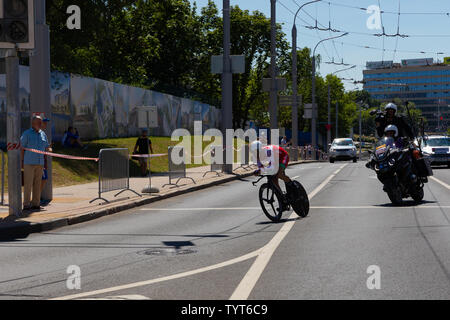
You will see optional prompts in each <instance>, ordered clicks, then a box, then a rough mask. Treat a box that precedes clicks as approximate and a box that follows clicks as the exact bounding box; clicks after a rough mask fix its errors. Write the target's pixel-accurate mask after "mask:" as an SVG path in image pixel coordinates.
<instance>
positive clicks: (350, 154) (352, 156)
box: [329, 138, 357, 163]
mask: <svg viewBox="0 0 450 320" xmlns="http://www.w3.org/2000/svg"><path fill="white" fill-rule="evenodd" d="M329 159H330V163H333V162H334V161H335V160H353V162H356V161H357V156H356V146H355V143H354V142H353V140H352V139H350V138H338V139H334V140H333V143H332V144H331V145H330V152H329Z"/></svg>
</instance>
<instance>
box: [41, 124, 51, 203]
mask: <svg viewBox="0 0 450 320" xmlns="http://www.w3.org/2000/svg"><path fill="white" fill-rule="evenodd" d="M49 122H50V119H48V118H44V119H42V127H41V130H42V131H44V132H45V130H46V129H47V124H48V123H49ZM47 180H48V173H47V156H46V155H44V171H43V172H42V180H41V195H42V191H43V190H44V187H45V183H46V182H47ZM46 204H48V201H46V200H45V199H42V197H41V205H46Z"/></svg>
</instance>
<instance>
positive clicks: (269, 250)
mask: <svg viewBox="0 0 450 320" xmlns="http://www.w3.org/2000/svg"><path fill="white" fill-rule="evenodd" d="M345 166H346V165H343V166H341V167H340V168H339V169H338V170H336V171H335V172H334V173H333V174H332V175H330V176H329V177H328V178H327V179H325V180H324V181H323V182H322V183H321V184H320V185H319V186H318V187H317V188H315V189H314V190H313V191H312V192H311V193H310V194H309V195H308V198H309V199H312V198H313V197H314V196H315V195H316V194H317V193H319V192H320V190H322V189H323V188H324V187H325V186H326V185H327V184H328V183H329V182H330V181H331V179H333V178H334V177H335V176H336V174H338V173H339V171H341V170H342V169H343V168H344V167H345ZM296 215H297V214H296V213H295V212H293V213H292V214H291V216H290V217H289V219H292V218H294V217H296ZM295 221H296V220H291V221H288V222H286V223H285V224H284V225H283V227H282V228H281V229H280V230H279V231H278V232H277V234H276V235H275V236H274V237H273V238H272V240H270V241H269V243H268V244H266V245H265V246H264V247H263V248H262V250H261V253H260V254H258V257H257V258H256V260H255V262H253V264H252V266H251V267H250V269H249V270H248V271H247V274H246V275H245V276H244V278H243V279H242V280H241V282H240V283H239V285H238V286H237V288H236V289H235V290H234V292H233V294H232V295H231V297H230V300H246V299H248V297H249V295H250V293H251V292H252V290H253V288H254V287H255V285H256V283H257V282H258V280H259V278H260V277H261V274H262V273H263V271H264V269H265V268H266V266H267V264H268V263H269V261H270V258H271V257H272V255H273V253H274V252H275V250H276V249H277V248H278V246H279V245H280V243H281V241H283V239H284V238H285V237H286V236H287V234H288V233H289V231H290V230H291V229H292V227H293V226H294V223H295Z"/></svg>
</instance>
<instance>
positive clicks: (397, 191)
mask: <svg viewBox="0 0 450 320" xmlns="http://www.w3.org/2000/svg"><path fill="white" fill-rule="evenodd" d="M402 144H403V141H402V140H400V141H397V142H396V141H395V140H394V139H393V138H392V137H383V138H381V139H380V140H379V141H378V143H377V144H376V145H375V149H374V151H373V152H372V151H370V152H369V153H370V160H369V162H367V164H366V167H367V168H370V169H372V170H374V171H375V172H376V174H377V178H378V180H380V182H381V183H382V184H383V190H384V191H385V192H386V193H387V194H388V197H389V199H390V200H391V202H392V203H393V204H394V205H401V204H402V202H403V199H404V198H408V197H411V198H413V200H414V201H415V202H416V203H419V202H421V201H422V199H423V197H424V191H423V187H424V184H425V183H427V182H428V178H427V177H428V176H431V175H433V172H432V170H431V167H430V164H429V162H428V161H427V160H426V159H425V158H424V157H423V155H422V153H421V151H420V150H417V149H416V148H415V147H414V145H412V144H408V145H407V146H406V147H403V146H402Z"/></svg>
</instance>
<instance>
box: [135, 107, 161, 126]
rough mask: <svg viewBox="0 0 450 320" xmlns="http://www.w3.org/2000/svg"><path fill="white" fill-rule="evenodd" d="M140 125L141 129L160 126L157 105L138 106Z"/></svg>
mask: <svg viewBox="0 0 450 320" xmlns="http://www.w3.org/2000/svg"><path fill="white" fill-rule="evenodd" d="M138 127H139V128H141V129H143V128H157V127H158V108H157V107H156V106H142V107H138Z"/></svg>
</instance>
